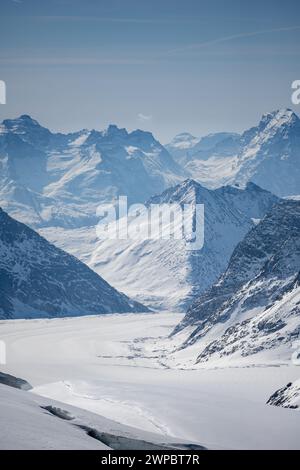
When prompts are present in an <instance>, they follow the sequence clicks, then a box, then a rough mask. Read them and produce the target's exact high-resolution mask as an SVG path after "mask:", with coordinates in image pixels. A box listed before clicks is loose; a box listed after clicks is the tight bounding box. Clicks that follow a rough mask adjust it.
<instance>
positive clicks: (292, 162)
mask: <svg viewBox="0 0 300 470" xmlns="http://www.w3.org/2000/svg"><path fill="white" fill-rule="evenodd" d="M186 142H188V143H189V145H188V146H187V144H186ZM166 147H167V149H168V150H169V152H170V153H171V154H172V155H173V157H174V158H175V159H176V160H177V161H178V163H180V164H181V165H182V166H183V168H184V169H185V171H186V172H187V173H189V175H190V177H191V178H194V179H195V180H197V181H199V182H201V183H203V184H204V185H205V186H207V187H211V188H216V187H219V186H221V185H222V184H240V185H245V184H246V183H247V182H248V181H252V182H254V183H256V184H258V185H259V186H261V187H262V188H264V189H267V190H269V191H271V192H273V193H274V194H276V195H277V196H280V197H283V196H291V195H295V194H298V192H299V187H300V166H299V159H300V119H299V117H298V116H297V115H296V114H295V113H294V112H293V111H292V110H290V109H281V110H278V111H274V112H271V113H266V114H264V115H263V116H262V118H261V120H260V122H259V124H258V125H257V126H255V127H252V128H250V129H248V130H246V131H245V132H243V133H242V134H241V135H239V134H234V133H226V132H225V133H216V134H210V135H209V136H205V137H203V138H202V139H196V138H195V137H190V138H189V139H187V137H186V135H183V136H182V135H179V136H177V137H175V138H174V139H173V141H172V142H171V143H170V144H168V145H167V146H166ZM179 149H180V151H179Z"/></svg>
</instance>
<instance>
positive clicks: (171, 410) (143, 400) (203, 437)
mask: <svg viewBox="0 0 300 470" xmlns="http://www.w3.org/2000/svg"><path fill="white" fill-rule="evenodd" d="M181 318H182V315H181V314H170V313H160V314H147V315H141V314H125V315H124V314H122V315H108V316H107V315H104V316H99V317H81V318H65V319H51V320H45V319H40V320H26V321H24V320H15V321H13V322H12V321H2V322H1V323H0V328H1V339H2V340H4V341H5V342H6V345H7V365H5V366H2V369H3V371H4V372H7V373H10V374H14V375H16V376H19V377H23V378H24V379H26V380H28V381H29V382H30V383H31V384H32V385H33V387H34V389H33V392H34V393H35V394H34V393H33V392H23V393H24V394H26V397H28V395H31V396H32V397H33V398H32V400H34V402H35V404H34V405H30V403H28V406H30V407H31V409H32V406H34V407H35V409H36V404H41V405H43V406H45V405H46V406H47V405H51V404H52V405H54V406H57V407H59V408H61V409H65V410H69V412H70V413H71V414H72V415H75V416H78V418H80V421H81V423H82V424H86V425H89V426H91V427H93V428H96V429H98V430H103V431H106V432H112V433H113V434H120V433H121V430H122V427H123V428H124V426H125V425H131V426H134V427H135V428H139V431H138V432H137V429H135V430H131V431H130V435H131V437H135V438H137V437H142V438H143V439H145V440H147V441H149V437H146V435H145V434H143V433H144V432H145V431H147V432H151V433H153V432H155V433H157V434H160V437H159V438H158V439H159V440H160V442H161V443H162V442H164V443H166V442H167V443H176V442H177V443H178V442H182V439H184V441H185V442H189V443H192V442H195V443H198V444H199V445H204V446H205V447H207V448H209V449H213V448H225V449H264V448H267V449H299V432H300V421H299V416H298V412H297V411H295V410H291V409H285V408H280V407H276V406H269V405H266V401H267V400H268V398H269V397H270V396H271V394H272V393H273V392H274V390H277V389H279V388H281V387H283V386H284V385H285V384H287V383H288V382H290V381H295V380H296V379H298V378H299V367H296V366H293V365H292V364H291V362H286V365H285V366H282V367H279V366H278V367H272V362H268V361H267V360H266V362H265V363H264V365H261V367H243V365H242V364H240V367H236V368H234V367H230V362H229V363H228V366H229V367H225V368H223V369H213V368H210V365H209V363H208V364H202V368H200V369H199V370H195V369H194V370H187V369H186V370H183V369H178V368H168V367H166V366H165V365H164V364H163V363H162V362H161V356H160V351H159V350H156V346H157V343H158V342H159V341H161V338H162V337H166V336H167V335H168V334H169V333H170V332H171V331H172V329H173V328H174V326H175V325H176V323H178V321H179V320H180V319H181ZM197 367H199V366H197ZM11 390H13V389H11ZM36 394H39V395H42V396H43V398H39V397H38V396H37V395H36ZM22 396H23V397H24V400H25V399H26V400H27V398H25V395H22ZM4 399H5V400H6V399H7V400H8V398H7V397H4ZM22 400H23V398H22ZM52 400H58V401H60V402H61V403H60V404H53V402H52ZM2 403H3V402H2ZM8 403H9V404H10V405H9V406H10V409H9V411H8V410H6V409H5V408H4V409H3V407H1V411H0V413H1V415H0V416H1V423H3V421H2V416H5V422H7V423H8V425H9V429H15V427H16V426H20V429H21V430H23V429H25V431H26V430H27V427H26V421H25V419H26V418H28V415H27V416H26V415H22V418H21V417H20V419H18V416H17V415H16V410H20V409H21V408H22V407H23V405H20V404H19V405H18V406H16V405H14V407H13V408H12V407H11V406H12V405H13V404H14V403H15V399H14V398H11V400H9V401H8ZM62 403H64V404H62ZM71 406H75V407H77V410H76V411H75V410H74V409H73V408H71ZM26 407H27V404H26ZM78 408H80V409H81V411H80V414H79V411H78ZM84 410H87V411H89V412H90V413H91V412H93V413H95V414H97V415H98V419H99V421H97V417H96V416H95V414H93V415H91V414H90V413H87V411H84ZM20 413H21V411H20ZM39 413H40V412H39ZM47 413H48V412H46V411H45V410H43V424H44V425H45V433H44V434H45V435H49V434H48V429H49V428H48V424H49V425H50V424H51V425H53V428H52V429H53V431H51V434H53V433H55V431H56V429H57V427H58V426H59V423H58V422H57V421H59V422H61V420H59V419H58V418H57V417H55V416H52V417H51V419H50V417H49V418H48V419H47V416H48V414H47ZM20 416H21V415H20ZM103 416H104V417H105V418H107V419H112V420H113V421H114V423H107V424H106V423H105V420H104V418H103ZM87 419H88V420H89V421H88V422H87ZM46 420H47V423H48V424H47V425H46ZM117 422H118V423H121V424H118V423H117ZM71 424H72V421H68V422H65V421H63V422H62V424H61V426H63V427H64V429H66V430H67V432H68V435H70V437H71V432H72V429H73V427H72V429H69V426H70V425H71ZM100 426H101V429H99V427H100ZM37 429H38V430H39V429H40V428H39V427H37ZM61 429H62V427H61ZM127 429H128V428H127ZM33 431H34V428H33ZM31 432H32V431H31ZM128 432H129V430H128ZM49 433H50V430H49ZM62 433H63V434H64V431H63V430H62ZM123 433H124V430H123ZM42 434H43V433H42ZM72 434H73V433H72ZM3 435H4V438H5V439H6V436H7V432H4V428H3V426H1V428H0V442H1V443H3ZM60 435H61V434H60ZM123 435H124V434H123ZM126 435H128V434H127V433H126ZM73 436H74V434H73ZM78 436H79V437H80V436H82V438H83V440H82V442H81V446H82V447H83V446H85V445H93V443H91V444H88V443H87V441H85V440H84V436H83V435H82V434H81V432H78ZM170 436H171V438H170ZM65 438H66V436H65ZM20 439H21V441H19V442H24V443H26V436H23V437H22V436H20ZM22 439H23V440H22ZM52 439H55V436H54V435H53V437H52ZM49 440H50V438H49ZM4 442H5V440H4ZM35 442H36V441H35ZM50 442H51V440H50ZM52 442H53V441H52ZM65 442H66V441H65V439H63V438H62V443H63V444H65ZM95 443H96V444H97V442H96V441H95ZM53 445H56V444H55V443H54V444H53ZM70 445H72V446H74V443H72V444H70ZM82 447H80V448H82Z"/></svg>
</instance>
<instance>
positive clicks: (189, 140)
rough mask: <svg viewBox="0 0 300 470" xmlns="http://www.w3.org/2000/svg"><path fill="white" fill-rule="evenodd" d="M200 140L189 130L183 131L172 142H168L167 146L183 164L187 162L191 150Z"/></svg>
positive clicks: (176, 159)
mask: <svg viewBox="0 0 300 470" xmlns="http://www.w3.org/2000/svg"><path fill="white" fill-rule="evenodd" d="M199 140H200V139H199V138H197V137H195V136H194V135H192V134H190V133H189V132H181V133H180V134H177V135H176V136H175V137H174V138H173V139H172V140H171V142H170V143H168V144H166V145H165V147H166V149H167V150H168V152H169V153H170V154H171V155H172V157H173V158H174V160H175V161H177V162H178V163H179V164H180V165H182V164H185V163H186V161H187V158H188V154H189V151H191V150H192V149H193V148H194V147H195V145H196V144H197V143H198V142H199Z"/></svg>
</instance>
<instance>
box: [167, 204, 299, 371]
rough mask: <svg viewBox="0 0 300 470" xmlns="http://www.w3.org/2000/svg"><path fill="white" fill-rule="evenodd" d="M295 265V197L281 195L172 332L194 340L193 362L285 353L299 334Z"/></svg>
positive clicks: (278, 356) (277, 357)
mask: <svg viewBox="0 0 300 470" xmlns="http://www.w3.org/2000/svg"><path fill="white" fill-rule="evenodd" d="M299 270H300V201H293V200H285V201H282V202H280V203H278V204H277V205H275V206H273V208H272V209H271V211H270V212H269V213H268V214H267V215H266V216H265V217H264V218H263V219H262V221H261V222H260V223H259V224H258V225H256V226H255V227H254V228H253V229H252V230H250V232H249V233H248V234H247V235H246V236H245V238H244V239H243V240H242V241H241V242H240V243H239V244H238V245H237V247H236V248H235V250H234V252H233V254H232V256H231V258H230V261H229V264H228V267H227V269H226V271H225V272H224V274H223V275H222V276H221V277H220V278H219V280H218V281H217V282H216V283H215V284H214V285H213V286H212V287H211V288H210V289H208V290H207V291H206V292H205V293H204V294H203V295H201V296H200V297H199V298H198V299H197V300H196V301H195V302H194V304H193V305H192V306H191V307H190V309H189V310H188V312H187V314H186V316H185V317H184V319H183V321H182V322H181V323H180V324H179V326H178V327H177V328H176V329H175V331H174V333H178V332H180V331H182V330H184V329H186V331H187V332H188V337H187V339H185V342H184V344H183V347H187V346H192V345H194V347H193V351H194V354H196V357H195V358H194V359H195V360H196V359H197V362H198V363H202V362H206V361H208V360H209V361H217V362H218V361H219V362H220V361H221V362H222V359H223V360H224V359H225V360H226V358H229V359H230V361H234V360H235V359H239V358H247V357H249V356H253V355H255V359H254V361H256V362H259V357H260V356H259V355H260V354H262V353H264V354H268V351H271V354H272V357H273V358H274V360H275V361H280V359H282V358H283V357H284V358H285V359H286V357H285V356H286V355H287V356H289V358H291V354H292V352H293V351H292V346H293V341H295V340H297V339H298V338H299V334H300V310H299V305H300V271H299ZM195 351H196V353H195ZM262 357H263V356H262ZM250 359H251V358H250Z"/></svg>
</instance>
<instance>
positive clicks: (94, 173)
mask: <svg viewBox="0 0 300 470" xmlns="http://www.w3.org/2000/svg"><path fill="white" fill-rule="evenodd" d="M184 175H185V173H184V170H183V169H182V168H181V167H179V165H178V164H177V163H176V162H175V161H174V160H173V159H172V157H171V156H170V154H169V153H168V151H167V150H166V149H165V148H164V147H163V146H162V145H161V144H160V143H159V142H158V141H157V140H155V138H154V137H153V135H152V134H151V133H150V132H144V131H141V130H136V131H133V132H130V133H128V132H127V131H126V129H119V128H118V127H117V126H115V125H110V126H109V127H108V128H107V129H106V130H104V131H102V132H100V131H96V130H91V131H88V130H81V131H79V132H74V133H71V134H61V133H52V132H50V131H49V130H48V129H46V128H44V127H42V126H41V125H40V124H39V123H38V122H37V121H36V120H34V119H32V118H31V117H30V116H28V115H22V116H20V117H19V118H17V119H6V120H4V121H3V122H2V124H1V125H0V205H1V206H2V207H3V208H4V209H5V210H7V211H8V212H9V214H10V215H12V216H13V217H16V218H17V219H18V220H20V221H22V222H25V223H28V224H29V225H31V226H32V227H34V228H38V227H43V226H63V227H80V226H88V225H93V224H95V223H96V222H97V219H96V209H97V207H98V206H99V204H103V203H107V202H111V201H113V200H114V199H116V198H117V197H118V196H119V195H126V196H127V198H128V203H129V204H132V203H135V202H144V201H145V200H146V199H148V198H149V197H151V196H152V195H153V194H155V193H158V192H161V191H162V190H164V189H165V188H167V187H168V186H170V185H171V184H174V183H176V182H178V181H179V180H180V179H182V178H183V177H184Z"/></svg>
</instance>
